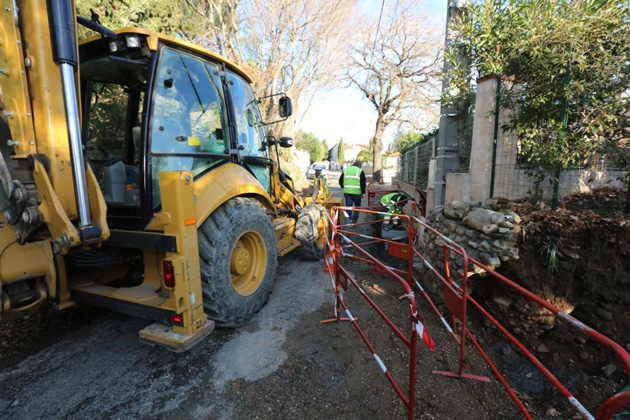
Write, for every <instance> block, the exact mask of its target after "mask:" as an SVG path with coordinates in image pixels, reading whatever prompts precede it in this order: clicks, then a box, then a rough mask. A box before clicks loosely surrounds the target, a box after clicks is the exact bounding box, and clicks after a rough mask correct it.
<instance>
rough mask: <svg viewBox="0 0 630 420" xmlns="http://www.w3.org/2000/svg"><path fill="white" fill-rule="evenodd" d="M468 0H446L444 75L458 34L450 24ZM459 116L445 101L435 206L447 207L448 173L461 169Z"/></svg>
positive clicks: (461, 60)
mask: <svg viewBox="0 0 630 420" xmlns="http://www.w3.org/2000/svg"><path fill="white" fill-rule="evenodd" d="M466 3H467V0H447V5H448V6H447V11H446V37H445V41H444V42H445V47H444V50H445V53H444V73H445V74H448V72H449V70H450V68H451V66H450V64H449V62H448V60H447V59H446V57H447V54H448V52H449V49H451V48H452V47H453V44H454V43H455V42H456V41H455V39H454V38H455V35H456V34H453V33H452V31H451V29H450V23H451V21H452V20H453V18H455V17H456V16H458V15H459V14H461V13H462V12H463V9H464V8H465V6H466ZM458 61H459V63H460V66H462V67H465V68H467V67H468V65H469V62H468V57H466V56H465V55H462V54H460V55H459V57H458ZM449 89H450V81H449V79H448V78H444V80H443V81H442V93H446V92H448V91H449ZM459 117H460V116H459V115H458V109H457V106H455V105H454V104H445V103H444V102H442V106H441V108H440V128H439V131H438V147H437V151H436V153H437V156H436V158H437V162H436V176H435V203H434V206H431V207H435V206H441V205H444V197H445V194H446V174H447V173H449V172H456V171H458V170H459V159H458V158H459V137H460V136H459V134H460V133H459Z"/></svg>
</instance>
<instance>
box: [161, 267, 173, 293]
mask: <svg viewBox="0 0 630 420" xmlns="http://www.w3.org/2000/svg"><path fill="white" fill-rule="evenodd" d="M162 274H163V276H164V286H166V287H169V288H173V287H175V269H174V268H173V262H172V261H168V260H164V261H162Z"/></svg>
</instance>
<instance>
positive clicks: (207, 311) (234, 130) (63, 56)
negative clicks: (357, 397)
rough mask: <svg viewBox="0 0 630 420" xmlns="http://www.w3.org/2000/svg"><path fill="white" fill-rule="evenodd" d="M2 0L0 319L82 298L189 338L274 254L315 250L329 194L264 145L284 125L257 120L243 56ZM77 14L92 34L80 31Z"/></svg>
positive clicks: (40, 0)
mask: <svg viewBox="0 0 630 420" xmlns="http://www.w3.org/2000/svg"><path fill="white" fill-rule="evenodd" d="M2 5H3V8H2V9H0V28H1V32H0V49H1V51H2V56H1V57H0V88H1V89H2V96H1V99H2V101H1V103H0V106H1V107H2V110H1V112H2V121H0V138H1V139H0V140H1V142H0V152H1V154H0V212H1V213H0V302H1V304H0V319H1V320H2V321H5V320H9V319H12V318H15V317H17V316H21V315H25V314H28V313H31V312H32V311H34V310H36V309H37V308H38V307H40V306H41V305H43V304H46V303H48V304H52V305H55V306H56V307H57V308H59V309H64V308H67V307H69V306H71V305H74V304H75V303H84V304H90V305H96V306H100V307H104V308H109V309H112V310H117V311H121V312H124V313H128V314H132V315H136V316H142V317H146V318H149V319H152V320H154V321H155V323H153V324H151V325H150V326H148V327H146V328H144V329H143V330H142V331H140V337H141V339H142V340H143V341H147V342H150V343H157V344H161V345H164V346H167V347H168V348H170V349H172V350H174V351H184V350H187V349H189V348H190V347H192V346H193V345H194V344H195V343H197V342H199V341H200V340H201V339H202V338H204V337H205V336H207V335H208V334H209V333H210V332H211V331H212V330H213V328H214V326H215V324H216V325H218V326H225V327H237V326H240V325H243V324H244V323H245V322H246V321H247V320H248V319H249V318H250V317H251V316H252V315H253V314H255V313H256V312H257V311H258V310H260V308H261V307H262V306H263V305H264V304H265V302H266V300H267V297H268V295H269V293H270V291H271V288H272V285H273V281H274V277H275V275H276V267H277V257H278V256H282V255H285V254H287V253H288V252H290V251H292V250H293V249H297V250H298V251H299V252H301V253H302V255H303V256H304V257H306V258H308V259H313V260H316V259H319V258H321V256H322V247H323V238H322V235H323V234H324V231H325V226H324V223H325V222H324V216H323V213H322V212H323V211H324V208H323V207H322V206H320V205H318V204H316V203H313V202H312V201H313V200H307V201H306V202H305V201H304V200H302V199H300V198H299V197H298V195H297V194H296V192H295V190H294V187H293V182H292V180H291V178H290V177H289V176H288V175H287V174H285V173H284V172H283V171H282V170H281V169H280V168H279V166H278V164H277V163H276V162H274V161H273V160H272V159H271V158H270V152H272V151H273V148H275V150H276V153H277V148H278V145H280V146H281V147H290V146H291V145H292V142H293V140H292V139H290V138H286V137H283V138H280V139H276V138H274V137H272V136H268V135H267V134H266V130H265V124H266V123H265V122H264V121H263V120H262V118H261V114H260V111H259V104H260V103H261V101H262V100H263V98H256V97H255V96H254V93H253V91H252V88H251V86H250V83H251V79H250V78H249V77H248V76H247V74H246V73H245V72H244V71H243V70H241V69H240V68H239V67H238V66H237V65H235V64H234V63H232V62H230V61H229V60H227V59H225V58H223V57H221V56H219V55H217V54H214V53H212V52H210V51H208V50H206V49H204V48H201V47H199V46H196V45H193V44H190V43H187V42H184V41H182V40H180V39H176V38H173V37H169V36H164V35H161V34H158V33H155V32H151V31H148V30H143V29H139V28H123V29H117V30H113V31H112V30H110V29H108V28H105V27H104V26H102V25H101V24H100V23H99V22H98V19H97V18H96V17H95V16H92V18H91V19H87V18H83V17H77V16H76V14H75V5H74V2H73V1H69V0H46V1H44V0H13V1H10V0H3V2H2ZM77 22H78V23H79V24H81V25H83V26H85V27H87V28H89V29H90V30H92V31H94V32H95V35H94V36H92V37H90V38H87V39H85V40H83V41H81V42H77ZM274 99H277V101H274V102H277V111H278V112H277V114H278V115H279V117H280V118H282V119H286V118H288V117H289V116H290V115H291V112H292V110H291V100H290V98H288V97H286V96H285V95H283V94H278V95H277V97H276V98H274ZM267 123H269V122H267ZM315 201H317V200H315ZM308 203H310V204H308ZM320 204H327V205H328V206H330V205H333V204H335V201H334V200H332V201H331V200H328V201H327V202H326V203H320Z"/></svg>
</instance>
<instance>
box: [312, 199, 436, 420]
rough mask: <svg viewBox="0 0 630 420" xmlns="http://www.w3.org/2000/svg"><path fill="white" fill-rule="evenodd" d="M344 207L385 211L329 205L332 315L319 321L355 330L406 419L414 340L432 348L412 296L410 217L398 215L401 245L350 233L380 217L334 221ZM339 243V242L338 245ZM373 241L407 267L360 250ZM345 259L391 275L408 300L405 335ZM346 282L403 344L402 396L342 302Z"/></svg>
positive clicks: (409, 409) (412, 402)
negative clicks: (403, 228)
mask: <svg viewBox="0 0 630 420" xmlns="http://www.w3.org/2000/svg"><path fill="white" fill-rule="evenodd" d="M345 210H354V211H359V212H361V213H363V214H369V215H376V216H378V215H385V214H386V213H383V212H377V211H371V210H365V209H358V208H351V207H334V208H333V214H334V215H333V218H332V220H330V222H331V226H332V238H331V240H329V239H328V238H326V240H325V241H324V248H325V262H324V264H325V265H324V269H325V271H326V272H327V273H329V274H330V276H331V280H332V281H333V285H334V289H335V301H334V304H333V318H331V319H326V320H323V321H320V322H322V323H330V322H340V321H349V322H351V323H352V325H353V326H354V327H355V329H356V330H357V332H358V334H359V336H360V337H361V340H362V341H363V342H364V343H365V345H366V346H367V348H368V350H369V351H370V353H371V354H372V356H373V357H374V360H375V361H376V363H377V364H378V366H379V367H380V369H381V370H382V371H383V373H384V374H385V377H386V378H387V380H388V381H389V383H390V384H391V386H392V387H393V388H394V391H395V392H396V394H397V395H398V397H399V398H400V399H401V401H402V402H403V404H404V405H405V407H406V408H407V412H408V418H409V419H413V416H414V409H415V401H416V395H415V394H416V363H417V362H416V358H417V339H418V337H420V338H421V339H422V340H423V341H424V342H425V343H426V344H427V345H428V346H429V347H430V348H431V349H432V350H434V349H435V346H434V344H433V341H432V339H431V337H430V335H429V333H428V331H427V330H426V328H424V325H423V323H422V318H421V317H420V315H418V311H417V307H416V299H415V296H414V293H413V289H412V284H413V280H412V279H413V258H414V257H413V226H412V220H411V218H410V217H408V216H405V215H401V216H400V217H401V218H403V219H404V220H406V222H407V225H408V231H407V235H406V237H405V238H404V239H406V240H407V243H406V244H401V243H400V242H396V241H393V240H387V239H382V238H376V237H372V236H367V235H363V234H359V233H356V232H352V231H350V230H348V229H349V228H351V227H353V226H357V225H366V224H374V223H383V222H384V220H382V219H377V220H373V221H369V222H360V223H355V224H346V225H339V224H338V214H339V211H345ZM351 238H361V239H364V241H362V242H355V241H353V240H352V239H351ZM342 242H343V244H342ZM377 242H385V243H387V244H388V245H389V246H390V247H395V250H394V251H391V248H390V251H391V252H393V253H398V255H399V256H401V257H403V259H406V260H407V263H408V270H407V271H404V270H399V269H394V268H392V267H389V266H387V265H385V264H384V263H383V262H382V261H380V260H379V259H377V258H376V257H374V256H373V255H371V254H370V253H369V252H368V251H366V250H365V249H363V246H365V245H367V244H374V243H377ZM345 249H348V250H353V251H355V252H357V253H358V254H360V256H357V255H350V254H348V253H347V252H346V251H345ZM345 258H351V259H355V260H358V261H363V262H367V263H369V264H371V265H373V266H376V267H378V269H379V270H380V271H381V272H382V273H383V274H388V275H389V276H390V277H391V278H393V279H394V280H396V281H397V282H398V283H399V284H400V285H401V286H402V288H403V289H404V291H405V295H404V297H405V298H407V300H408V301H409V319H410V326H411V329H410V332H409V335H408V336H407V335H406V334H405V333H404V332H403V330H402V329H400V328H399V327H398V326H396V325H395V324H394V323H393V322H392V321H391V319H390V318H389V317H388V316H387V315H386V314H385V313H384V312H383V310H382V309H381V308H380V307H379V306H378V305H377V303H376V302H375V301H374V300H373V299H372V298H370V296H368V295H367V293H366V292H365V291H364V290H363V288H361V286H360V285H359V282H358V281H357V280H356V279H355V278H354V277H353V276H352V275H351V274H350V273H349V272H348V271H347V270H346V269H345V268H344V267H343V260H344V259H345ZM403 275H404V276H406V277H407V278H406V279H405V278H403V277H402V276H403ZM348 285H352V287H353V288H354V289H356V290H357V291H358V292H359V294H360V295H361V296H362V297H363V298H364V299H365V301H367V303H368V304H369V306H370V307H371V308H372V309H374V311H375V312H376V313H377V314H378V315H379V316H380V317H381V319H382V320H383V321H384V322H385V324H386V325H387V326H388V327H389V328H390V329H391V330H392V331H393V333H394V334H395V335H396V336H397V337H398V338H399V339H400V340H401V341H402V342H403V343H404V344H405V346H406V347H407V348H408V349H409V381H408V390H407V391H408V392H407V394H406V395H405V392H404V391H403V390H402V388H401V387H400V385H399V384H398V382H397V381H396V379H395V378H394V377H393V376H392V374H391V372H390V371H389V370H388V369H387V367H386V365H385V363H384V362H383V360H382V359H381V358H380V357H379V356H378V353H377V352H376V349H375V347H374V346H373V344H372V342H371V341H370V340H369V339H368V337H367V336H366V334H365V332H364V331H363V329H362V328H361V326H360V325H359V323H358V318H355V317H354V316H353V315H352V313H351V312H350V309H349V308H348V306H347V304H346V302H345V301H344V299H343V295H344V293H343V292H344V291H347V290H348ZM342 310H343V311H344V312H345V314H346V315H347V317H342V316H341V313H342Z"/></svg>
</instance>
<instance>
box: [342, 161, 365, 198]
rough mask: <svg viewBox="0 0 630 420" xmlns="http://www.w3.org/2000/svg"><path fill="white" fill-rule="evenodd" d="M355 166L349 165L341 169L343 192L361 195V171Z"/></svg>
mask: <svg viewBox="0 0 630 420" xmlns="http://www.w3.org/2000/svg"><path fill="white" fill-rule="evenodd" d="M362 172H363V170H362V169H361V168H359V167H357V166H354V165H353V166H349V167H347V168H346V169H345V170H344V171H343V193H344V194H352V195H361V173H362Z"/></svg>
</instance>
